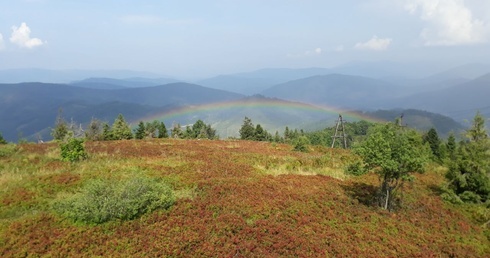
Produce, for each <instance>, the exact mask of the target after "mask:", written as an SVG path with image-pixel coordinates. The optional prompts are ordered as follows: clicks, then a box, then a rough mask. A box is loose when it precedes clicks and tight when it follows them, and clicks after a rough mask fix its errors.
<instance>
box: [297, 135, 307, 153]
mask: <svg viewBox="0 0 490 258" xmlns="http://www.w3.org/2000/svg"><path fill="white" fill-rule="evenodd" d="M309 144H310V141H309V140H308V138H307V137H306V136H300V137H298V138H297V139H296V140H295V142H294V150H295V151H301V152H308V145H309Z"/></svg>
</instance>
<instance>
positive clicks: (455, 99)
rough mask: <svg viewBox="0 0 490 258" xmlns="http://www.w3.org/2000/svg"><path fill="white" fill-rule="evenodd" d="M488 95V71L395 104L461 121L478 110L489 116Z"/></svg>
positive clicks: (489, 87) (398, 100)
mask: <svg viewBox="0 0 490 258" xmlns="http://www.w3.org/2000/svg"><path fill="white" fill-rule="evenodd" d="M488 96H490V73H488V74H486V75H483V76H481V77H478V78H476V79H473V80H471V81H468V82H465V83H462V84H459V85H456V86H452V87H450V88H446V89H441V90H437V91H431V92H425V93H419V94H415V95H412V96H409V97H404V98H400V99H397V100H396V104H398V105H399V107H407V108H408V107H417V108H418V109H424V110H428V111H432V112H437V113H441V114H444V115H447V116H449V117H452V118H454V119H456V121H460V122H462V121H463V120H465V119H467V120H470V119H471V118H472V117H473V116H474V115H475V114H476V112H477V111H478V110H479V111H480V112H481V113H482V114H483V115H484V116H485V117H490V104H489V102H488ZM392 105H395V103H392Z"/></svg>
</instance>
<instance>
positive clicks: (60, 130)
mask: <svg viewBox="0 0 490 258" xmlns="http://www.w3.org/2000/svg"><path fill="white" fill-rule="evenodd" d="M68 131H69V129H68V124H67V123H66V121H65V119H64V118H63V109H61V108H60V109H59V110H58V116H57V117H56V122H55V125H54V128H53V129H52V130H51V136H53V139H54V140H56V141H62V140H63V139H64V138H65V137H66V136H67V134H68Z"/></svg>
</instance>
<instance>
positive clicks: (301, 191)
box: [0, 139, 490, 257]
mask: <svg viewBox="0 0 490 258" xmlns="http://www.w3.org/2000/svg"><path fill="white" fill-rule="evenodd" d="M8 148H10V149H9V150H6V151H4V152H6V153H9V154H7V155H3V156H2V157H0V186H1V188H0V205H1V207H0V256H2V257H15V256H163V257H166V256H171V257H195V256H198V257H199V256H201V257H202V256H206V257H208V256H212V257H216V256H218V257H231V256H235V255H236V256H238V255H242V256H246V257H250V256H275V257H279V256H287V257H291V256H293V257H295V256H299V257H304V256H327V257H332V256H354V257H360V256H362V257H397V256H402V257H417V256H419V257H427V256H435V257H448V256H455V257H485V256H488V254H489V252H490V249H489V246H490V242H489V239H488V238H487V236H486V235H485V230H484V229H483V228H482V226H481V225H482V223H481V222H480V221H482V220H484V218H485V217H486V216H488V214H487V213H485V212H486V211H485V210H478V211H477V210H471V209H474V206H471V207H466V206H457V205H452V204H447V203H444V202H443V201H442V200H441V198H440V197H439V192H438V191H439V190H440V187H441V185H443V184H444V179H443V174H444V168H440V167H435V166H434V167H432V168H430V170H429V172H427V173H426V174H423V175H417V176H416V180H415V181H414V182H413V183H411V184H407V185H406V186H405V188H404V192H403V194H404V197H405V198H404V200H405V201H404V203H403V205H404V206H403V208H402V209H401V210H400V211H399V212H397V213H387V212H384V211H381V210H378V209H377V208H375V207H372V206H370V205H369V202H370V199H369V196H370V195H369V194H372V193H373V191H376V189H377V186H378V184H379V182H378V179H377V177H376V176H375V175H373V174H369V173H368V174H366V175H363V176H360V177H352V176H346V175H344V173H343V168H344V167H345V165H346V164H347V163H348V162H349V161H351V160H354V159H355V157H352V156H351V155H350V153H349V152H348V151H342V150H331V149H328V148H312V149H311V150H310V152H309V153H300V152H294V151H292V148H291V146H288V145H281V144H268V143H257V142H247V141H182V140H172V139H167V140H154V141H148V140H144V141H117V142H94V143H90V142H89V143H87V144H86V149H87V152H88V154H89V159H88V160H85V161H80V162H76V163H70V162H62V161H61V160H60V158H59V150H58V147H57V146H56V145H53V144H42V145H22V146H19V147H10V146H9V147H8ZM305 175H306V176H305ZM139 177H145V178H151V179H154V180H157V181H158V182H164V183H166V184H168V185H169V186H171V188H172V189H174V195H175V204H174V205H173V206H172V207H171V208H170V209H169V210H156V211H154V212H152V213H148V214H143V215H141V216H138V217H137V218H136V219H134V220H130V221H120V220H116V221H110V222H107V223H104V224H100V225H85V224H77V223H74V222H72V221H71V220H70V219H66V218H65V217H64V216H63V215H62V214H59V213H57V212H55V211H53V210H52V209H51V208H50V207H51V205H52V203H54V202H57V201H60V200H66V199H69V198H70V197H72V196H73V195H74V194H76V193H79V192H80V190H81V189H83V188H84V187H85V186H86V185H87V183H88V182H90V181H92V180H108V181H110V182H114V183H116V182H124V181H126V180H130V179H132V178H139ZM475 214H477V216H475ZM478 214H480V215H478Z"/></svg>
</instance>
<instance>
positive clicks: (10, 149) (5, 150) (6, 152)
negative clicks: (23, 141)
mask: <svg viewBox="0 0 490 258" xmlns="http://www.w3.org/2000/svg"><path fill="white" fill-rule="evenodd" d="M16 152H17V145H14V144H1V145H0V158H6V157H10V156H12V155H13V154H14V153H16Z"/></svg>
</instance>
